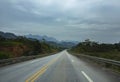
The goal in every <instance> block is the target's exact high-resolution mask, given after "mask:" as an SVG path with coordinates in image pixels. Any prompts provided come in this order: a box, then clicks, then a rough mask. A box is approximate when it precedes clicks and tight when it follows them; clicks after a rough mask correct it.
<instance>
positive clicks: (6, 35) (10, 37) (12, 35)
mask: <svg viewBox="0 0 120 82" xmlns="http://www.w3.org/2000/svg"><path fill="white" fill-rule="evenodd" d="M0 36H1V37H4V38H7V39H15V38H17V36H16V35H15V34H13V33H9V32H6V33H5V32H2V31H0Z"/></svg>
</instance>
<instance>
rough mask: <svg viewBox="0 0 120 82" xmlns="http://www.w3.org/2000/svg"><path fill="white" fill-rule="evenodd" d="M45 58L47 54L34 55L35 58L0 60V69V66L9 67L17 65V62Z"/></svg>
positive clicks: (24, 57)
mask: <svg viewBox="0 0 120 82" xmlns="http://www.w3.org/2000/svg"><path fill="white" fill-rule="evenodd" d="M51 54H55V53H51ZM49 55H50V54H49ZM45 56H48V54H43V55H36V56H22V57H17V58H10V59H3V60H0V67H1V66H5V65H10V64H14V63H18V62H23V61H27V60H31V59H36V58H40V57H45Z"/></svg>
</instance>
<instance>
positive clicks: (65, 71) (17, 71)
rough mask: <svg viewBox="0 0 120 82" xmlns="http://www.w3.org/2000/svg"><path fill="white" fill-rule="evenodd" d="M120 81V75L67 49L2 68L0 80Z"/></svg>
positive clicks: (40, 81) (46, 81) (2, 81)
mask: <svg viewBox="0 0 120 82" xmlns="http://www.w3.org/2000/svg"><path fill="white" fill-rule="evenodd" d="M33 76H34V78H32V79H30V78H31V77H33ZM27 79H30V80H29V81H27ZM119 81H120V77H119V75H117V74H115V73H113V72H110V71H106V70H103V69H102V67H99V66H98V67H96V66H94V65H91V64H90V63H88V62H86V61H82V60H81V59H78V58H76V57H75V56H73V55H70V54H69V53H68V52H67V51H63V52H60V53H58V54H55V55H52V56H48V57H44V58H39V59H35V60H30V61H27V62H22V63H18V64H14V65H9V66H6V67H2V68H0V82H119Z"/></svg>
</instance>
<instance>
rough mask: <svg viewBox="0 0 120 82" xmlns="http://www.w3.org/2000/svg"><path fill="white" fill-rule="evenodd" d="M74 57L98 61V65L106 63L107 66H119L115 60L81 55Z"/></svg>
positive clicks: (119, 62)
mask: <svg viewBox="0 0 120 82" xmlns="http://www.w3.org/2000/svg"><path fill="white" fill-rule="evenodd" d="M76 56H77V57H80V56H81V57H86V58H88V59H91V60H95V61H98V62H100V63H107V64H111V65H116V66H120V61H115V60H111V59H106V58H100V57H95V56H88V55H83V54H77V55H76Z"/></svg>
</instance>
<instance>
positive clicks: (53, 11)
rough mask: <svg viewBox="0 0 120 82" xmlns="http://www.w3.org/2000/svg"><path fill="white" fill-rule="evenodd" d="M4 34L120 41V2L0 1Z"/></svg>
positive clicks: (92, 0)
mask: <svg viewBox="0 0 120 82" xmlns="http://www.w3.org/2000/svg"><path fill="white" fill-rule="evenodd" d="M0 31H4V32H13V33H16V34H18V35H26V34H39V35H48V36H52V37H55V38H57V39H58V40H75V41H83V40H85V39H86V38H89V39H91V40H94V41H99V42H109V43H114V42H119V41H120V0H0Z"/></svg>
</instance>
